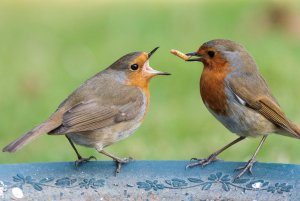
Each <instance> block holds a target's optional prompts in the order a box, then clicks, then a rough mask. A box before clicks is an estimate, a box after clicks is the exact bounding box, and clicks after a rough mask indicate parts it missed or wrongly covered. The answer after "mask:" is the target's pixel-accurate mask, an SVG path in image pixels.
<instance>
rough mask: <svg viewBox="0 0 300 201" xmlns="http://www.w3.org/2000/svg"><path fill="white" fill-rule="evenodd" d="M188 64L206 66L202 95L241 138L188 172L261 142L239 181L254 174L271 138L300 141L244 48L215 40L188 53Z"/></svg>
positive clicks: (222, 120) (199, 160) (298, 130)
mask: <svg viewBox="0 0 300 201" xmlns="http://www.w3.org/2000/svg"><path fill="white" fill-rule="evenodd" d="M186 56H188V57H189V58H188V59H187V61H190V62H192V61H198V62H202V63H203V66H204V68H203V70H202V74H201V77H200V94H201V98H202V101H203V103H204V105H205V106H206V107H207V109H208V110H209V112H210V113H211V114H212V115H213V116H214V117H215V118H216V119H217V120H219V121H220V122H221V123H222V124H223V125H224V126H225V127H226V128H227V129H228V130H229V131H231V132H232V133H235V134H236V135H237V136H238V138H237V139H235V140H234V141H232V142H230V143H229V144H227V145H226V146H224V147H223V148H221V149H219V150H218V151H216V152H214V153H212V154H211V155H210V156H209V157H207V158H206V159H196V158H193V160H196V161H193V162H192V163H190V164H189V165H187V168H190V167H194V166H206V165H208V164H210V163H211V162H213V161H215V160H217V156H218V155H219V154H220V153H222V152H223V151H224V150H226V149H227V148H229V147H231V146H232V145H234V144H236V143H238V142H240V141H242V140H244V139H246V138H248V137H258V138H261V141H260V143H259V145H258V147H257V148H256V150H255V153H254V154H253V155H252V157H251V159H250V160H249V161H248V162H247V163H246V164H245V166H243V167H240V168H237V169H236V170H238V171H240V172H239V173H238V174H237V175H236V177H235V179H238V178H240V177H241V176H242V175H244V174H245V173H246V172H248V173H251V174H252V167H253V165H254V164H255V162H256V155H257V154H258V152H259V150H260V149H261V147H262V146H263V144H264V142H265V140H266V138H267V137H268V136H269V134H272V133H275V134H280V135H283V136H288V137H293V138H298V139H299V138H300V128H299V127H298V126H297V125H296V124H294V123H293V122H292V121H290V120H289V119H288V118H287V117H286V115H285V114H284V112H283V111H282V109H281V107H280V105H279V103H278V101H277V100H276V99H275V97H274V96H273V95H272V92H271V90H270V88H269V87H268V85H267V83H266V81H265V79H264V78H263V76H262V75H261V73H260V72H259V69H258V65H257V64H256V61H255V60H254V58H253V57H252V56H251V55H250V54H249V53H248V52H247V50H246V49H245V48H244V47H243V46H242V45H240V44H238V43H236V42H234V41H231V40H227V39H215V40H211V41H208V42H205V43H204V44H202V45H201V46H200V48H199V49H198V50H197V51H196V52H191V53H187V54H186Z"/></svg>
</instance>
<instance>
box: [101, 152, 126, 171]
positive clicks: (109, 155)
mask: <svg viewBox="0 0 300 201" xmlns="http://www.w3.org/2000/svg"><path fill="white" fill-rule="evenodd" d="M99 152H100V153H101V154H104V155H105V156H108V157H110V158H112V159H113V160H114V161H116V163H117V168H116V174H118V173H120V171H121V166H122V164H125V163H128V162H129V161H130V160H132V158H131V157H128V158H118V157H116V156H114V155H112V154H110V153H108V152H106V151H104V150H101V151H99Z"/></svg>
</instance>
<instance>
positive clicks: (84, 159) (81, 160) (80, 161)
mask: <svg viewBox="0 0 300 201" xmlns="http://www.w3.org/2000/svg"><path fill="white" fill-rule="evenodd" d="M66 138H67V139H68V141H69V142H70V144H71V146H72V147H73V149H74V151H75V153H76V155H77V158H78V160H76V161H75V166H79V165H80V164H81V163H84V162H87V161H89V160H91V159H95V160H97V159H96V157H95V156H90V157H89V158H83V157H82V156H81V155H80V154H79V152H78V151H77V149H76V147H75V145H74V143H73V142H72V140H71V139H70V138H69V137H68V136H66Z"/></svg>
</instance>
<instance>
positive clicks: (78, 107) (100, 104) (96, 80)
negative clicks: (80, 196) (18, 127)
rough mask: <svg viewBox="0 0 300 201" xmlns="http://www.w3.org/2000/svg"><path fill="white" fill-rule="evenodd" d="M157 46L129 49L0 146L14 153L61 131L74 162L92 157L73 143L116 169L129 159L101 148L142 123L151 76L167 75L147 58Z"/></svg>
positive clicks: (130, 132)
mask: <svg viewBox="0 0 300 201" xmlns="http://www.w3.org/2000/svg"><path fill="white" fill-rule="evenodd" d="M157 49H158V47H156V48H154V49H153V50H152V51H150V52H149V53H146V52H132V53H128V54H126V55H125V56H123V57H121V58H120V59H118V60H117V61H115V62H114V63H113V64H111V65H110V66H109V67H108V68H106V69H104V70H103V71H101V72H99V73H97V74H96V75H94V76H93V77H91V78H90V79H88V80H87V81H85V82H84V83H83V84H82V85H81V86H79V87H78V88H77V89H76V90H75V91H73V92H72V93H71V94H70V95H69V96H68V97H67V98H66V99H65V100H64V101H63V102H62V103H61V104H60V105H59V107H58V108H57V110H56V111H55V112H54V113H53V114H52V115H51V116H50V117H49V119H48V120H46V121H45V122H43V123H41V124H40V125H38V126H37V127H35V128H33V129H32V130H31V131H29V132H27V133H26V134H24V135H23V136H21V137H20V138H18V139H17V140H15V141H13V142H12V143H10V144H9V145H7V146H6V147H4V148H3V152H15V151H17V150H19V149H21V148H22V147H23V146H25V145H26V144H28V143H29V142H31V141H33V140H34V139H36V138H37V137H39V136H41V135H44V134H46V133H47V134H49V135H65V136H66V138H67V139H68V141H69V143H70V144H71V146H72V148H73V149H74V151H75V153H76V155H77V158H78V159H77V160H76V161H75V164H76V166H78V165H80V164H81V163H83V162H87V161H89V160H91V159H96V158H95V157H94V156H90V157H89V158H84V157H82V156H81V155H80V154H79V152H78V151H77V149H76V147H75V145H74V143H75V144H77V145H81V146H85V147H89V148H95V149H96V150H97V151H98V152H99V153H101V154H104V155H106V156H108V157H110V158H112V159H113V160H114V161H116V173H119V172H120V170H121V165H122V164H124V163H127V162H129V161H130V159H131V158H130V157H128V158H119V157H116V156H114V155H112V154H110V153H108V152H106V151H105V150H104V148H106V147H108V146H110V145H112V144H115V143H116V142H118V141H120V140H123V139H125V138H127V137H128V136H130V135H131V134H132V133H133V132H134V131H135V130H136V129H137V128H138V127H139V126H140V125H141V123H142V122H143V120H144V116H145V114H146V113H147V111H148V106H149V103H150V91H149V81H150V80H151V78H153V77H155V76H157V75H170V73H167V72H161V71H157V70H155V69H153V68H152V67H150V65H149V59H150V58H151V56H152V55H153V54H154V52H155V51H156V50H157Z"/></svg>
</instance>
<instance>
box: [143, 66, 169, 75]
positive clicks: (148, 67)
mask: <svg viewBox="0 0 300 201" xmlns="http://www.w3.org/2000/svg"><path fill="white" fill-rule="evenodd" d="M146 72H147V74H150V75H152V76H155V75H171V73H167V72H161V71H158V70H155V69H153V68H151V67H150V66H149V65H147V66H146Z"/></svg>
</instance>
